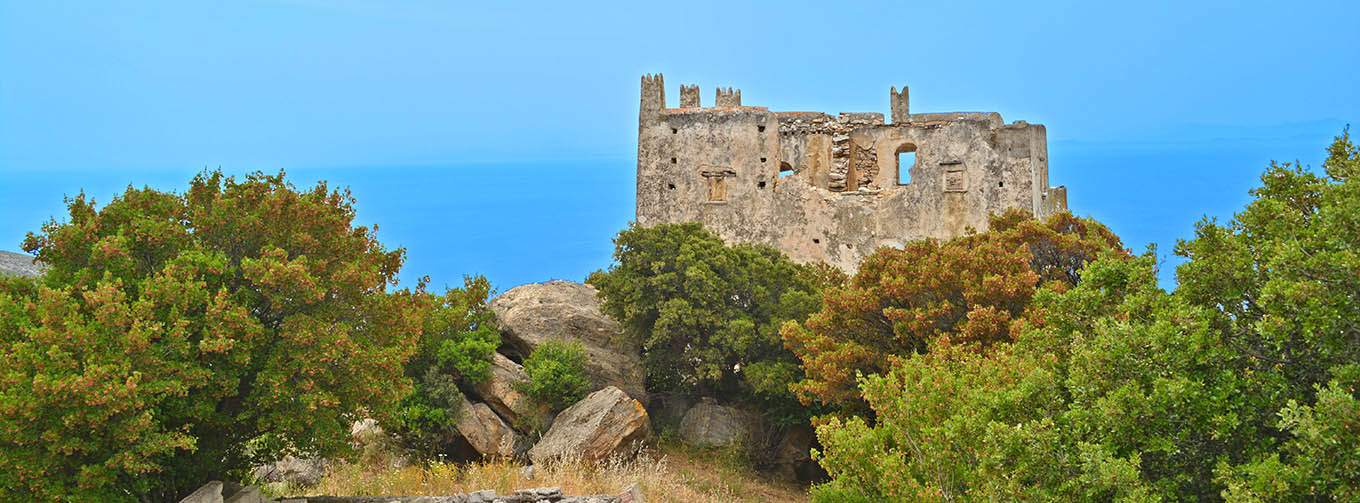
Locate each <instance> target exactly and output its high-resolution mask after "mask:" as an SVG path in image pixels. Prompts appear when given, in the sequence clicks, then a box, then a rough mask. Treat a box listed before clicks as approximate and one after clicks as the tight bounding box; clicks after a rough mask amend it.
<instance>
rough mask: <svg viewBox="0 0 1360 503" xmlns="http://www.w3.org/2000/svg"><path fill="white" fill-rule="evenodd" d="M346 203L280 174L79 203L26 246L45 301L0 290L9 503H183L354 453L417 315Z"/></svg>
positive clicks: (0, 473)
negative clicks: (275, 463) (203, 491)
mask: <svg viewBox="0 0 1360 503" xmlns="http://www.w3.org/2000/svg"><path fill="white" fill-rule="evenodd" d="M353 204H354V199H353V198H352V197H351V196H350V195H349V192H348V191H338V190H337V191H332V190H330V189H328V188H327V186H326V185H325V184H324V183H321V184H318V185H317V186H315V187H313V188H311V189H310V190H307V191H298V190H297V189H295V188H294V187H293V186H292V185H291V184H289V183H287V182H286V181H284V177H283V174H282V173H280V174H278V175H264V174H259V173H256V174H252V175H249V176H247V177H246V178H245V180H243V181H237V180H236V179H235V178H232V177H224V176H223V175H222V174H221V173H220V172H204V173H202V174H200V175H198V176H197V177H195V178H194V179H193V181H192V183H191V186H190V188H189V190H188V192H187V193H184V194H175V193H166V192H160V191H156V190H152V189H149V188H144V189H140V190H139V189H133V188H128V190H127V191H126V192H124V193H123V194H122V195H121V196H119V197H116V198H114V200H113V201H112V202H110V203H109V204H107V205H105V206H104V207H103V208H96V207H95V204H94V202H93V201H91V200H88V199H86V198H85V196H84V195H83V194H81V195H79V196H77V197H75V198H74V199H68V200H67V205H68V210H69V221H68V222H66V223H58V222H56V221H52V222H50V223H48V224H46V225H44V226H43V228H42V232H41V233H38V234H29V236H28V238H27V239H26V240H25V242H24V249H25V250H26V251H29V252H35V253H36V255H37V257H38V259H39V260H41V261H42V262H44V263H46V264H47V265H48V267H49V269H48V270H47V274H46V275H45V276H43V277H42V278H41V280H39V281H40V283H34V282H31V281H28V282H25V281H22V280H11V279H5V280H0V313H3V316H0V345H3V347H4V350H3V351H0V369H3V375H4V377H3V378H0V499H3V500H7V501H58V500H61V501H136V500H142V501H177V500H178V499H179V497H182V496H184V494H185V493H187V492H188V491H191V490H192V489H193V488H195V487H197V486H198V485H200V484H202V483H203V482H204V481H207V480H212V479H218V478H230V476H231V475H233V474H235V475H240V474H242V471H243V470H245V469H247V468H248V467H249V466H251V465H253V464H255V463H261V462H268V461H271V460H272V459H274V458H277V457H279V456H282V455H285V454H293V453H297V454H307V455H322V456H334V455H340V454H345V453H347V452H349V450H350V447H349V443H348V440H349V428H350V425H351V423H352V422H353V421H354V420H355V419H357V416H358V414H360V413H362V414H365V415H372V416H375V417H376V418H379V419H384V418H385V417H386V414H387V413H388V412H390V410H391V405H392V404H393V403H395V402H396V401H397V400H398V399H399V398H400V397H402V396H403V395H405V394H406V392H407V390H408V389H409V384H408V382H407V380H406V379H404V378H403V376H402V370H403V369H402V365H403V363H404V362H405V361H406V359H407V358H409V357H410V355H411V353H412V351H413V350H414V348H415V342H416V340H417V337H418V336H419V334H420V328H421V327H420V317H421V314H422V313H423V312H424V310H425V307H424V301H423V300H422V299H421V295H420V294H419V293H418V292H416V293H413V292H410V291H405V290H403V291H397V292H388V291H387V287H388V286H391V285H395V283H396V275H397V272H398V270H400V268H401V265H402V262H403V257H404V253H403V251H402V250H395V251H388V250H386V249H384V248H383V247H382V245H381V244H380V243H379V242H378V240H377V239H376V238H375V237H374V235H373V234H372V233H371V231H370V230H369V229H367V228H365V227H358V226H354V225H353V220H354V207H353ZM248 445H249V446H250V447H247V446H248ZM237 478H239V477H237Z"/></svg>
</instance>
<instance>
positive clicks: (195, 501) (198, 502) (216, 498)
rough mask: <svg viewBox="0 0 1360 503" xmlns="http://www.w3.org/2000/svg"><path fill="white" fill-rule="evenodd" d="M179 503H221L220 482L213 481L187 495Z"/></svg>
mask: <svg viewBox="0 0 1360 503" xmlns="http://www.w3.org/2000/svg"><path fill="white" fill-rule="evenodd" d="M179 503H222V482H220V481H217V480H214V481H212V482H208V483H207V484H203V487H199V488H198V490H196V491H194V492H192V493H189V495H188V496H185V497H184V499H181V500H179Z"/></svg>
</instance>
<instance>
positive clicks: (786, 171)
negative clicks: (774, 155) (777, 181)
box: [779, 162, 793, 178]
mask: <svg viewBox="0 0 1360 503" xmlns="http://www.w3.org/2000/svg"><path fill="white" fill-rule="evenodd" d="M792 174H793V166H791V165H789V163H787V162H781V163H779V177H780V178H784V177H786V176H789V175H792Z"/></svg>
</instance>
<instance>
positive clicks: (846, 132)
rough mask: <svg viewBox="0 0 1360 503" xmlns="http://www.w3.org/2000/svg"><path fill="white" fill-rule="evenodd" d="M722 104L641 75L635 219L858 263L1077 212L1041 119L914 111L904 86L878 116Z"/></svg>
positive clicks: (722, 98) (726, 95)
mask: <svg viewBox="0 0 1360 503" xmlns="http://www.w3.org/2000/svg"><path fill="white" fill-rule="evenodd" d="M715 98H716V99H715V103H714V105H715V106H713V107H709V108H704V107H703V106H702V105H701V103H700V93H699V88H698V86H682V88H681V98H680V106H681V107H680V108H666V94H665V85H664V83H663V82H662V78H661V75H656V76H650V75H649V76H645V77H643V78H642V105H641V108H640V112H639V114H638V115H639V116H638V171H637V222H638V224H640V225H655V224H660V223H668V222H702V223H703V224H704V226H705V227H707V228H708V229H710V230H712V231H714V232H716V233H717V234H719V235H721V236H722V237H723V239H724V240H726V241H728V242H746V243H764V244H769V245H772V246H774V247H776V248H779V249H780V250H782V251H784V253H787V254H788V255H789V256H790V257H792V258H793V259H794V260H796V261H799V262H810V261H824V262H827V263H830V264H832V265H835V266H838V267H840V268H841V269H844V270H846V271H853V270H854V269H855V268H856V267H857V266H858V265H859V262H860V260H861V259H863V258H864V256H866V255H868V254H869V253H872V252H873V251H874V249H876V248H878V247H879V246H897V247H900V246H902V245H903V244H905V243H906V242H908V241H911V240H915V239H921V238H928V237H933V238H951V237H955V236H959V235H962V234H963V233H964V232H965V230H966V229H967V228H969V227H972V228H974V229H977V230H979V231H981V230H985V229H986V227H987V217H988V215H989V214H991V213H1000V212H1001V211H1003V210H1005V209H1007V208H1024V209H1027V210H1030V211H1031V212H1033V213H1034V214H1035V215H1038V216H1040V217H1044V216H1047V215H1049V214H1051V213H1054V212H1057V211H1062V210H1065V209H1067V189H1066V188H1064V187H1061V186H1059V187H1049V186H1048V143H1047V140H1046V136H1045V132H1044V127H1043V126H1042V125H1038V124H1027V123H1025V122H1024V121H1017V122H1014V123H1011V124H1005V123H1004V122H1003V121H1002V120H1001V115H1000V114H997V113H934V114H912V113H910V112H909V109H908V97H907V88H906V87H903V88H902V90H901V91H900V92H899V91H898V90H897V89H896V88H893V89H892V90H891V91H890V108H889V109H890V110H891V112H892V115H891V117H892V123H891V124H887V123H884V120H883V114H881V113H842V114H840V115H839V116H836V117H832V116H830V115H827V114H824V113H820V112H771V111H769V110H768V109H766V108H764V107H750V106H742V105H741V90H734V89H732V88H727V89H722V88H719V89H718V90H717V92H716V96H715Z"/></svg>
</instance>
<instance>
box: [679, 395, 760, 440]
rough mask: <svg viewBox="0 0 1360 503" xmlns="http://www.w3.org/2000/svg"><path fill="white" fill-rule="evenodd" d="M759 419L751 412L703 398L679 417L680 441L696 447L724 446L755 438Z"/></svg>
mask: <svg viewBox="0 0 1360 503" xmlns="http://www.w3.org/2000/svg"><path fill="white" fill-rule="evenodd" d="M758 423H759V418H758V417H757V416H756V415H755V414H752V413H750V412H747V411H744V410H741V409H738V408H736V407H729V406H726V405H718V404H716V403H713V402H711V401H708V400H704V401H700V402H699V403H696V404H694V406H693V407H690V409H689V411H688V412H685V417H684V418H683V419H681V420H680V431H679V435H680V441H682V442H684V443H685V444H688V445H692V446H695V447H724V446H731V445H739V444H741V443H743V442H747V441H750V440H753V439H754V438H755V437H756V435H757V434H758V433H759V431H758V430H757V428H759V424H758Z"/></svg>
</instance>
